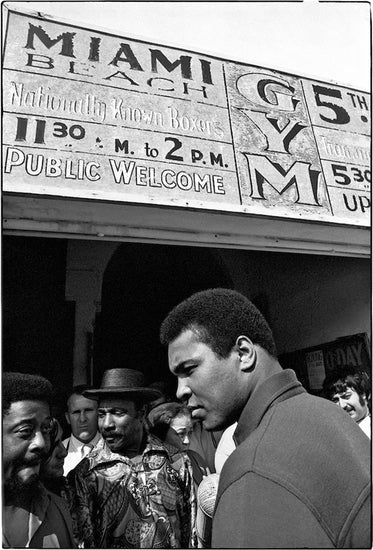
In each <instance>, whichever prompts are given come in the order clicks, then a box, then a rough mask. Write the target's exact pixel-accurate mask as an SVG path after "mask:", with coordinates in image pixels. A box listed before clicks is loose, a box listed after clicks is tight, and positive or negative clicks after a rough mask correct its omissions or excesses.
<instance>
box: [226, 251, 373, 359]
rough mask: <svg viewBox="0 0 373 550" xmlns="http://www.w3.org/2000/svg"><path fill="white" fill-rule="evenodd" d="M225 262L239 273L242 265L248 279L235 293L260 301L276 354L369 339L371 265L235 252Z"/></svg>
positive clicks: (347, 260) (338, 259)
mask: <svg viewBox="0 0 373 550" xmlns="http://www.w3.org/2000/svg"><path fill="white" fill-rule="evenodd" d="M224 254H225V253H224V251H223V256H224ZM232 254H234V255H235V261H232ZM228 258H229V260H228V261H229V264H230V265H231V266H232V265H234V264H236V265H238V264H240V266H241V267H240V270H241V272H242V264H243V269H244V272H245V274H246V277H245V278H240V280H239V281H237V282H238V286H237V288H238V289H240V290H242V291H243V292H244V293H245V294H247V295H248V296H250V297H254V296H255V295H257V294H258V293H260V294H261V295H264V297H265V299H264V301H265V305H266V308H267V312H266V313H267V316H268V321H269V323H270V324H271V327H272V330H273V332H274V336H275V339H276V342H277V346H278V351H279V353H286V352H290V351H294V350H297V349H301V348H305V347H310V346H313V345H319V344H321V343H324V342H329V341H332V340H334V339H336V338H338V337H341V336H347V335H352V334H356V333H358V332H367V333H368V335H369V336H370V330H371V327H370V311H371V280H370V261H369V260H367V259H360V258H345V257H330V256H310V255H303V254H281V253H272V252H269V253H266V252H262V253H258V252H237V251H230V252H229V254H228Z"/></svg>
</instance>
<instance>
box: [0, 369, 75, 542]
mask: <svg viewBox="0 0 373 550" xmlns="http://www.w3.org/2000/svg"><path fill="white" fill-rule="evenodd" d="M2 394H3V395H2V397H3V399H2V408H3V429H2V437H3V485H4V493H3V495H4V499H3V505H4V509H3V522H2V531H3V547H4V548H72V547H74V542H73V535H72V526H71V518H70V515H69V512H68V509H67V506H66V504H65V502H64V501H63V500H62V499H61V498H60V497H58V496H56V495H54V494H53V493H50V492H49V491H47V490H46V489H45V487H44V486H43V485H42V484H41V483H40V480H39V472H40V464H41V462H42V460H43V458H44V457H45V454H46V453H47V451H48V449H49V445H50V440H49V433H50V430H51V414H50V404H51V401H52V386H51V384H50V382H49V381H48V380H46V379H45V378H43V377H41V376H36V375H31V374H23V373H18V372H5V373H4V374H3V378H2Z"/></svg>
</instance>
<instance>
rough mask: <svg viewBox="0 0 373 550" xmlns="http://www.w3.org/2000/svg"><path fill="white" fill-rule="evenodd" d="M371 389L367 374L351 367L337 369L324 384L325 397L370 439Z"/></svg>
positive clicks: (327, 377)
mask: <svg viewBox="0 0 373 550" xmlns="http://www.w3.org/2000/svg"><path fill="white" fill-rule="evenodd" d="M370 388H371V384H370V382H369V377H368V375H367V373H366V372H363V371H358V370H356V369H355V368H354V367H350V366H344V367H340V368H338V369H335V370H334V371H332V372H330V373H329V374H328V375H327V376H326V378H325V380H324V382H323V390H324V395H325V397H326V398H327V399H330V401H333V403H335V404H336V405H338V406H339V407H341V409H343V410H344V411H346V413H347V414H348V415H349V416H350V417H351V418H352V420H355V422H357V424H358V426H359V427H360V428H361V429H362V430H363V432H364V433H365V434H366V435H367V436H368V437H369V438H370V437H371V429H372V428H371V417H370V395H371V389H370Z"/></svg>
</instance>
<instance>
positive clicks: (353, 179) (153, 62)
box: [3, 11, 371, 226]
mask: <svg viewBox="0 0 373 550" xmlns="http://www.w3.org/2000/svg"><path fill="white" fill-rule="evenodd" d="M8 15H9V17H8V21H7V31H6V44H5V55H4V63H3V159H4V166H3V172H4V177H3V191H4V192H12V193H28V194H39V195H40V194H43V195H50V196H63V197H79V198H85V199H96V200H109V201H116V202H117V201H120V202H136V203H145V204H163V205H172V206H179V207H187V208H188V207H190V208H199V209H209V210H218V211H226V212H237V213H242V214H256V215H267V216H274V217H280V218H281V217H286V218H294V219H300V218H301V219H305V220H315V221H323V222H332V223H333V222H334V223H344V224H351V225H359V226H369V224H370V206H371V199H370V182H371V169H370V95H369V94H368V93H365V92H362V91H357V90H353V89H350V88H347V87H344V86H339V85H336V84H331V83H325V82H318V81H314V80H311V79H309V78H303V77H298V76H295V75H290V74H285V73H283V72H279V71H276V70H272V69H266V68H260V67H256V66H251V65H247V64H242V63H236V62H232V61H227V60H224V59H219V58H215V57H211V56H205V55H202V54H198V53H195V52H188V51H185V50H179V49H175V48H173V47H166V46H160V45H154V44H150V43H146V42H143V41H139V40H135V39H131V38H127V37H122V36H118V35H114V34H109V33H105V32H103V31H96V30H90V29H85V28H82V27H79V26H77V25H74V24H71V23H64V22H62V21H61V22H59V21H56V20H52V19H48V18H45V17H43V18H40V17H37V16H34V15H30V14H25V13H19V12H12V11H10V12H9V14H8Z"/></svg>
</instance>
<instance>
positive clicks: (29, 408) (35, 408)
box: [6, 399, 50, 420]
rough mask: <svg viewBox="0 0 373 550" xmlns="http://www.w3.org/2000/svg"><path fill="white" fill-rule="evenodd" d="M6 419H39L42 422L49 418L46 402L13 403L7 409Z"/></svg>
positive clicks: (26, 400)
mask: <svg viewBox="0 0 373 550" xmlns="http://www.w3.org/2000/svg"><path fill="white" fill-rule="evenodd" d="M6 417H9V418H12V419H14V420H17V419H22V418H25V419H26V418H36V417H37V418H39V419H40V420H44V419H47V418H49V417H50V407H49V404H48V403H47V402H46V401H38V400H32V399H25V400H23V401H14V402H13V403H12V404H11V405H10V408H9V411H8V414H7V415H6Z"/></svg>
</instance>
